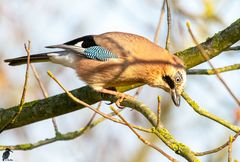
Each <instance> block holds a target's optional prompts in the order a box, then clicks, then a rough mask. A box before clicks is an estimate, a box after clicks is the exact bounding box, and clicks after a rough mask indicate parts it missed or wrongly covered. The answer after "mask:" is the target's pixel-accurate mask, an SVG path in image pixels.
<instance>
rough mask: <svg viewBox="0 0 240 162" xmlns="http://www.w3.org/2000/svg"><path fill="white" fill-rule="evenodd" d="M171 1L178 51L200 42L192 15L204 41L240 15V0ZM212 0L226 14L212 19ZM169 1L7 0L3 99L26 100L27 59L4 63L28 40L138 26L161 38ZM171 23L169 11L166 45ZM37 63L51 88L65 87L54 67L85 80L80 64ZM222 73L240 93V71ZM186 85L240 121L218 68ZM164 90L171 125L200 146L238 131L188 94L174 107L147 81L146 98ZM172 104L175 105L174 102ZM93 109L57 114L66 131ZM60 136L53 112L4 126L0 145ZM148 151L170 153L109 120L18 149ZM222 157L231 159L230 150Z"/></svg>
mask: <svg viewBox="0 0 240 162" xmlns="http://www.w3.org/2000/svg"><path fill="white" fill-rule="evenodd" d="M170 2H171V8H172V15H173V16H172V24H173V25H172V26H173V27H172V31H171V34H172V38H171V42H172V43H171V46H170V51H171V52H175V51H179V50H183V49H186V48H188V47H190V46H193V43H192V41H191V38H190V36H189V34H188V33H187V29H186V27H185V23H186V21H187V20H189V21H190V23H191V24H192V30H193V31H194V33H195V35H196V36H197V38H198V40H199V41H204V40H205V39H206V38H207V37H210V36H212V35H214V33H216V32H218V31H219V30H222V29H224V28H226V27H227V26H229V25H230V24H231V23H232V22H234V21H235V20H236V19H238V18H239V17H240V12H239V7H240V2H239V1H238V0H232V1H231V3H230V2H229V1H227V0H209V1H208V0H205V1H204V0H195V1H191V0H179V1H176V0H175V1H170ZM207 2H209V4H210V9H211V4H212V7H213V9H212V10H213V13H214V14H213V15H217V16H218V17H219V19H220V20H221V21H215V20H211V19H210V17H207V16H206V6H207V5H206V4H208V3H207ZM161 5H162V1H161V0H131V1H129V0H122V1H120V0H102V1H99V0H88V1H86V0H72V1H67V0H51V1H49V0H34V1H30V0H18V1H16V0H15V1H7V0H2V1H0V62H1V63H0V94H1V96H2V100H1V102H0V107H4V108H7V107H10V106H13V105H17V104H18V103H19V100H20V97H21V91H22V86H23V81H24V73H25V66H19V67H9V66H8V65H7V64H5V63H3V60H4V59H6V58H12V57H17V56H22V55H25V51H24V48H23V43H24V42H27V40H31V42H32V44H31V45H32V46H31V47H32V48H31V52H32V53H38V52H44V51H47V49H45V48H44V47H45V46H47V45H52V44H59V43H63V42H66V41H68V40H70V39H74V38H76V37H80V36H83V35H88V34H100V33H103V32H107V31H123V32H130V33H135V34H139V35H142V36H144V37H146V38H148V39H150V40H153V37H154V32H155V29H156V26H157V22H158V19H159V15H160V8H161ZM177 8H181V9H182V10H183V11H186V12H187V13H189V14H191V15H195V17H194V19H191V18H190V17H188V16H183V15H181V14H180V13H179V12H177ZM204 16H205V17H204ZM166 29H167V28H166V19H165V20H164V23H163V25H162V30H161V34H160V42H159V44H160V45H161V46H164V44H165V43H164V41H165V37H166ZM238 44H239V43H238ZM212 62H213V63H214V65H215V66H216V67H221V66H226V65H230V64H234V63H240V57H239V52H224V53H223V54H221V55H220V56H218V57H216V58H214V59H213V60H212ZM36 68H37V70H38V71H39V73H40V76H41V78H42V79H43V82H44V84H45V85H46V86H47V88H48V92H49V94H50V95H55V94H59V93H62V90H61V89H60V88H59V87H58V86H57V85H56V84H55V83H54V82H53V81H52V80H51V79H50V78H49V77H48V76H47V74H46V71H47V70H51V71H52V72H53V73H54V74H55V75H56V76H57V78H58V79H59V80H60V81H61V82H62V83H63V84H64V85H65V87H67V88H68V89H74V88H78V87H81V86H83V85H85V84H84V83H83V82H82V81H79V79H78V77H77V75H76V74H75V72H74V71H73V70H72V69H68V68H64V67H60V66H59V65H53V64H51V63H40V64H36ZM197 68H209V67H208V65H207V64H202V65H199V66H198V67H197ZM222 76H223V77H224V79H225V80H226V82H227V83H228V84H229V85H230V87H231V88H232V90H233V91H234V93H235V94H236V95H237V96H238V97H239V96H240V91H239V83H240V77H239V76H240V71H239V70H238V71H233V72H227V73H224V74H222ZM186 91H187V92H188V93H189V95H190V96H191V97H192V98H193V99H194V100H195V101H197V102H198V103H200V106H202V107H204V108H206V109H207V110H208V111H210V112H211V113H214V114H215V115H218V116H220V117H222V118H224V119H226V120H228V121H230V122H234V120H235V119H234V113H235V110H236V108H237V105H236V104H235V102H234V100H233V99H232V98H231V97H230V95H229V94H228V93H227V91H226V90H225V89H224V87H223V86H222V84H221V83H220V82H219V81H218V80H217V79H216V77H215V76H188V81H187V86H186ZM134 92H135V91H134V90H132V91H131V92H129V93H130V94H134ZM157 95H162V100H163V106H162V109H163V111H164V112H163V119H162V120H163V123H164V125H165V126H166V127H167V129H168V130H169V131H170V132H171V133H172V134H173V135H174V137H175V138H176V139H177V140H178V141H180V142H183V143H185V144H186V145H188V146H189V147H190V148H191V149H192V150H194V151H205V150H208V149H210V148H215V147H216V146H219V145H220V144H222V143H224V142H225V141H226V140H227V139H228V137H229V135H230V134H234V133H233V132H231V131H229V130H228V129H226V128H224V127H223V126H221V125H219V124H217V123H215V122H213V121H211V120H209V119H206V118H204V117H202V116H200V115H198V114H196V113H195V112H194V111H193V110H192V109H191V108H190V107H189V106H188V105H187V104H186V102H185V101H184V100H182V105H181V108H176V107H174V106H173V105H172V103H171V100H170V97H169V95H168V94H166V93H165V92H163V91H162V90H159V89H156V88H150V87H148V86H144V88H143V91H142V93H141V95H140V96H139V100H141V101H142V102H144V103H145V104H146V105H148V106H150V107H151V108H153V109H156V107H157V106H156V105H157ZM39 98H43V96H42V94H41V91H40V89H39V88H38V85H37V83H36V81H35V78H34V76H33V74H32V73H31V76H30V85H29V88H28V92H27V101H31V100H35V99H39ZM169 104H171V106H169V107H168V106H167V105H169ZM103 105H104V106H103V108H102V110H103V111H104V112H109V109H108V107H107V106H106V105H105V104H103ZM164 108H165V109H164ZM91 114H92V112H90V111H89V110H87V109H84V110H80V111H76V112H73V113H69V114H66V115H63V116H60V117H57V118H56V120H57V123H58V126H59V129H60V131H61V132H63V133H64V132H68V131H74V130H76V129H79V128H81V127H83V126H84V125H85V124H86V123H87V122H88V119H89V118H90V115H91ZM123 115H124V116H125V117H126V118H127V119H128V120H129V121H131V122H134V123H136V124H139V125H143V126H149V125H148V123H147V122H146V120H145V119H144V118H143V117H142V116H141V115H139V114H137V113H136V112H135V111H131V110H130V109H127V110H125V111H124V112H123ZM143 135H144V137H146V138H147V139H152V138H151V137H149V136H148V135H145V134H143ZM52 136H54V130H53V127H52V123H51V120H45V121H41V122H38V123H34V124H31V125H28V126H25V127H21V128H17V129H14V130H9V131H5V132H3V133H2V134H1V135H0V145H11V144H12V145H15V144H21V143H29V142H36V141H38V140H41V139H45V138H49V137H52ZM152 140H153V139H152ZM156 143H157V144H158V146H160V147H161V148H162V149H163V150H165V151H166V152H168V153H169V154H171V155H172V156H173V157H175V158H177V159H179V160H180V161H184V159H183V158H181V157H180V156H178V155H176V154H175V153H173V152H172V151H171V150H170V149H168V148H167V147H166V146H165V145H164V144H163V143H162V142H161V141H157V142H156ZM239 149H240V142H239V140H238V141H236V142H235V143H234V144H233V157H234V158H236V159H238V160H240V154H239ZM141 151H142V152H141ZM225 152H226V149H225ZM0 153H1V152H0ZM223 153H224V151H222V152H221V153H220V154H213V155H210V156H206V157H200V158H201V159H202V160H203V161H216V159H217V158H219V157H221V155H223V157H224V154H223ZM144 154H146V155H147V156H146V157H144V158H143V159H141V160H142V161H149V162H150V161H151V162H155V161H161V162H164V161H167V160H166V158H165V157H163V156H162V155H160V154H159V153H158V152H156V151H154V150H152V149H151V148H147V147H144V145H143V144H142V143H141V141H139V140H138V139H137V137H136V136H135V135H134V134H133V133H132V132H131V131H130V130H129V129H128V128H127V127H125V126H122V125H119V124H116V123H112V122H110V121H105V122H103V123H101V124H99V125H98V126H96V127H95V128H93V129H92V130H91V131H89V132H87V133H86V134H85V135H83V136H81V137H79V138H77V139H75V140H72V141H61V142H56V143H53V144H49V145H46V146H42V147H40V148H37V149H34V150H31V151H14V153H13V154H12V155H11V158H13V159H14V161H15V162H20V161H29V162H30V161H31V162H33V161H34V162H40V161H50V162H63V161H68V162H75V161H82V162H99V161H102V162H108V161H109V162H110V161H114V162H115V161H116V162H118V161H124V162H125V161H126V162H128V161H129V162H130V161H131V162H133V161H134V160H136V159H137V157H140V155H144ZM220 160H223V161H226V157H224V158H220ZM138 161H139V160H138Z"/></svg>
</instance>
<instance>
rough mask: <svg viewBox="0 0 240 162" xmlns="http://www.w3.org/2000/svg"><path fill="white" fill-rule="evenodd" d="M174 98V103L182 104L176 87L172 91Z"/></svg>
mask: <svg viewBox="0 0 240 162" xmlns="http://www.w3.org/2000/svg"><path fill="white" fill-rule="evenodd" d="M170 94H171V97H172V100H173V102H174V104H175V105H176V106H177V107H179V106H180V94H178V92H177V91H176V89H172V90H171V91H170Z"/></svg>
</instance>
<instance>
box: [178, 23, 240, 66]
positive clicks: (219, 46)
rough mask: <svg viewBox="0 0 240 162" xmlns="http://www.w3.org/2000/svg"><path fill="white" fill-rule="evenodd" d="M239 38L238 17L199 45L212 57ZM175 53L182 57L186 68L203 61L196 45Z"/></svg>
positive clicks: (239, 26) (239, 25) (239, 24)
mask: <svg viewBox="0 0 240 162" xmlns="http://www.w3.org/2000/svg"><path fill="white" fill-rule="evenodd" d="M239 40H240V19H238V20H236V21H235V22H234V23H232V24H231V25H230V26H229V27H227V28H226V29H224V30H222V31H220V32H218V33H217V34H215V35H214V36H213V37H211V38H208V39H207V40H206V41H205V42H203V43H201V44H200V46H201V47H202V48H203V50H204V53H205V54H206V55H208V57H209V58H213V57H215V56H217V55H219V54H220V53H221V52H223V51H224V50H226V49H228V48H229V47H231V46H232V45H233V44H234V43H236V42H237V41H239ZM176 55H177V56H179V57H180V58H182V59H183V61H184V63H185V66H186V68H187V69H189V68H192V67H194V66H196V65H198V64H201V63H203V62H205V59H204V58H203V57H202V54H201V51H200V50H199V49H198V48H197V47H191V48H188V49H186V50H184V51H181V52H177V53H176Z"/></svg>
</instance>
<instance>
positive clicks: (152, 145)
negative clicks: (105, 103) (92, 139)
mask: <svg viewBox="0 0 240 162" xmlns="http://www.w3.org/2000/svg"><path fill="white" fill-rule="evenodd" d="M110 108H111V110H112V111H113V112H114V113H115V114H117V115H118V116H119V118H120V119H121V120H122V121H123V122H124V123H125V124H126V125H127V126H128V127H129V129H131V131H132V132H133V133H134V134H135V135H136V136H137V137H138V139H140V140H141V141H142V142H143V143H144V144H146V145H148V146H150V147H152V148H154V149H155V150H157V151H158V152H160V153H161V154H162V155H163V156H165V157H166V158H168V159H169V160H170V161H174V162H176V161H177V160H176V159H174V158H173V157H171V156H170V155H168V154H167V153H165V152H164V151H163V150H162V149H160V148H159V147H157V146H156V145H154V144H153V143H150V142H149V141H147V140H146V139H144V138H143V137H142V136H141V135H140V134H139V133H138V132H137V131H136V130H135V129H133V127H132V126H131V125H130V124H129V123H128V122H127V120H126V119H124V118H123V116H122V115H120V114H119V112H118V111H117V110H116V109H114V107H113V106H110Z"/></svg>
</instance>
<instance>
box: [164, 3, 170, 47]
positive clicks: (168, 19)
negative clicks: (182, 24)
mask: <svg viewBox="0 0 240 162" xmlns="http://www.w3.org/2000/svg"><path fill="white" fill-rule="evenodd" d="M165 1H166V5H167V25H168V31H167V38H166V46H165V48H166V50H169V44H170V34H171V28H172V24H171V10H170V6H169V2H168V0H165Z"/></svg>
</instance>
